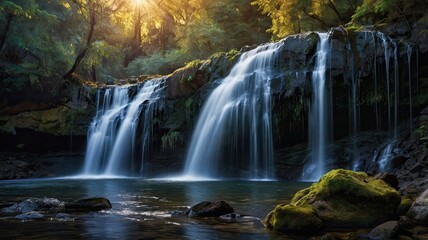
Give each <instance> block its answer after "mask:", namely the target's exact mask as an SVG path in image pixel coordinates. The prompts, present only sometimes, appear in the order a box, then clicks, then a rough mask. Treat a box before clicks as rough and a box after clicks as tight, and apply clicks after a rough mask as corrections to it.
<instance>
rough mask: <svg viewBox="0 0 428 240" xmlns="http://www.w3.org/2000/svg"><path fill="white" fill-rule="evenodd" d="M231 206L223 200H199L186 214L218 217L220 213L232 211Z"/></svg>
mask: <svg viewBox="0 0 428 240" xmlns="http://www.w3.org/2000/svg"><path fill="white" fill-rule="evenodd" d="M233 212H234V210H233V207H231V206H230V205H229V204H228V203H227V202H225V201H215V202H201V203H198V204H196V205H195V206H193V207H191V208H190V209H189V210H188V211H187V212H186V215H187V216H189V217H220V216H222V215H225V214H228V213H233Z"/></svg>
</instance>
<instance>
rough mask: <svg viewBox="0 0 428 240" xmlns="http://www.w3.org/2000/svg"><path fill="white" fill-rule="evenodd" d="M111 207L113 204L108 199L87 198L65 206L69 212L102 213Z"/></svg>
mask: <svg viewBox="0 0 428 240" xmlns="http://www.w3.org/2000/svg"><path fill="white" fill-rule="evenodd" d="M111 207H112V206H111V203H110V201H109V200H108V199H107V198H85V199H80V200H77V201H74V202H69V203H66V204H65V210H66V211H67V212H79V211H100V210H106V209H110V208H111Z"/></svg>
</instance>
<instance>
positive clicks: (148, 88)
mask: <svg viewBox="0 0 428 240" xmlns="http://www.w3.org/2000/svg"><path fill="white" fill-rule="evenodd" d="M163 86H164V80H163V79H155V80H151V81H147V82H145V83H144V84H142V85H140V86H139V88H140V89H139V92H138V94H137V96H135V98H134V99H133V100H131V99H129V94H130V89H129V88H128V87H127V86H118V87H114V88H113V89H110V88H108V89H106V90H105V93H104V96H103V100H102V102H101V94H100V91H99V93H98V95H97V113H96V116H95V118H94V120H93V122H92V123H91V125H90V128H89V132H88V147H87V150H86V155H85V165H84V169H83V174H84V175H104V176H125V175H126V176H129V175H135V174H141V172H142V168H143V166H144V163H143V162H136V161H135V160H136V159H142V160H144V157H145V156H146V154H147V148H148V145H149V144H150V141H151V139H150V138H151V126H152V121H151V119H152V117H151V114H152V112H153V108H154V104H155V103H156V100H157V99H158V98H159V95H160V94H161V92H162V91H161V90H162V89H163ZM141 114H143V116H144V118H143V126H142V131H141V132H140V131H137V129H140V127H141V126H140V115H141ZM140 134H141V135H140ZM137 139H141V149H142V150H141V155H140V156H136V154H137V152H138V151H137V149H140V148H139V146H138V144H137Z"/></svg>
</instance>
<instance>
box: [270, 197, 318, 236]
mask: <svg viewBox="0 0 428 240" xmlns="http://www.w3.org/2000/svg"><path fill="white" fill-rule="evenodd" d="M265 224H266V226H267V227H269V228H273V229H275V230H278V231H282V232H305V233H315V232H319V231H320V230H321V229H322V227H323V222H322V221H321V219H319V218H318V216H317V214H316V212H315V210H314V208H313V207H312V206H311V205H309V204H307V205H303V206H291V205H288V204H287V205H278V206H276V208H275V209H274V210H273V211H272V212H271V213H269V215H268V216H267V217H266V219H265Z"/></svg>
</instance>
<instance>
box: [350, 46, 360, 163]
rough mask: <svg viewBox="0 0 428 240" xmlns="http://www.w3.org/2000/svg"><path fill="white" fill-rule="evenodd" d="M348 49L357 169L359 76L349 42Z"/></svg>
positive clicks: (352, 124)
mask: <svg viewBox="0 0 428 240" xmlns="http://www.w3.org/2000/svg"><path fill="white" fill-rule="evenodd" d="M347 51H348V52H349V54H350V55H351V67H352V71H351V76H350V94H349V96H350V99H349V125H350V126H349V129H350V134H349V137H350V142H351V144H352V155H353V156H352V168H351V169H352V170H354V171H357V170H358V169H359V167H360V166H359V165H360V156H359V150H358V146H357V145H358V143H357V133H358V129H359V116H360V112H359V109H358V92H359V76H357V74H356V71H355V69H356V66H355V56H354V53H353V51H352V47H351V43H350V42H349V43H348V49H347Z"/></svg>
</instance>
